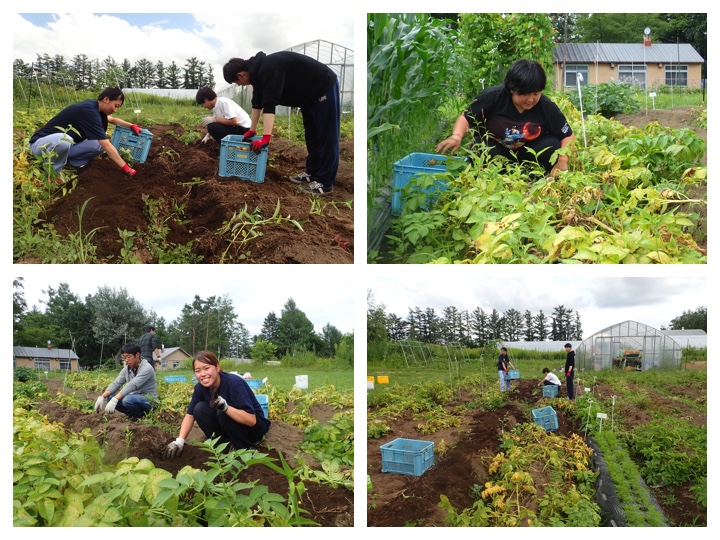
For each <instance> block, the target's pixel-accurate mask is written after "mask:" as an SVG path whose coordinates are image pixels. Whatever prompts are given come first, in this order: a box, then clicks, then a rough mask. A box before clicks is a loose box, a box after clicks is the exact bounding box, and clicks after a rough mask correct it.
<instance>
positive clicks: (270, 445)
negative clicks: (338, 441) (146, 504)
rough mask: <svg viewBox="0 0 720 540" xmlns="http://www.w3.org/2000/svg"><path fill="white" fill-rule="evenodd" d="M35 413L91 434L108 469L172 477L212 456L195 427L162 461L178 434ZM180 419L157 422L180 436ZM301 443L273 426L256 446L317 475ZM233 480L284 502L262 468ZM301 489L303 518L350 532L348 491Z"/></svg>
mask: <svg viewBox="0 0 720 540" xmlns="http://www.w3.org/2000/svg"><path fill="white" fill-rule="evenodd" d="M43 382H44V383H45V384H46V385H47V387H48V393H49V394H50V395H51V396H54V395H56V394H57V392H58V391H60V392H66V393H75V394H76V395H77V396H78V397H79V398H80V399H89V400H92V401H94V400H95V398H97V396H98V395H99V394H97V393H92V392H83V391H77V390H74V389H71V388H66V387H64V386H62V380H61V379H49V380H43ZM288 408H289V410H292V408H293V405H292V403H289V404H288ZM38 409H39V411H40V412H41V413H42V414H44V415H46V416H47V417H48V419H50V420H51V421H53V422H59V423H62V424H63V425H64V426H65V428H66V429H68V430H70V431H74V432H77V433H79V432H81V431H82V430H83V429H89V430H90V431H91V432H92V433H93V435H94V436H95V438H96V439H97V441H98V443H99V444H100V445H101V446H102V448H103V450H104V451H105V461H106V463H107V464H109V465H112V464H115V463H117V462H119V461H121V460H123V459H127V458H129V457H138V458H140V459H148V460H150V461H152V462H153V464H154V465H155V467H158V468H161V469H165V470H167V471H169V472H170V473H172V474H173V475H175V474H177V472H178V471H179V470H180V469H182V468H183V467H185V466H186V465H190V466H192V467H195V468H197V469H207V468H208V466H207V464H206V462H207V461H208V460H209V459H210V456H211V454H209V453H208V452H207V451H206V450H203V449H202V448H201V447H200V446H198V443H200V442H202V441H204V440H205V435H204V434H203V432H202V431H201V430H200V428H198V426H197V424H194V425H193V428H192V431H191V432H190V435H189V436H188V438H187V443H186V444H185V447H184V448H183V451H182V454H181V455H180V457H178V458H176V459H169V460H166V459H163V456H162V454H163V450H164V449H165V447H166V446H167V445H168V444H169V443H170V442H172V441H174V440H175V437H176V436H177V433H173V434H169V433H167V432H166V431H164V430H162V429H161V428H159V427H156V426H151V425H147V424H143V423H142V422H134V421H130V420H129V419H128V418H127V417H126V416H125V415H124V414H119V413H118V414H112V415H102V414H91V413H85V412H82V411H79V410H77V409H73V408H71V407H65V406H63V405H60V404H58V403H56V402H54V401H50V400H46V401H43V402H42V403H41V404H40V406H39V408H38ZM338 412H340V411H339V410H335V409H332V408H330V407H327V406H317V407H313V409H312V410H311V414H312V416H313V418H315V419H316V420H317V421H319V422H321V423H327V421H328V420H330V419H332V417H333V416H334V415H335V414H336V413H338ZM182 416H183V415H175V414H173V413H169V412H166V413H162V415H161V420H162V422H163V423H165V424H168V425H175V426H177V430H179V429H180V422H181V421H182ZM302 440H303V430H302V429H301V428H297V427H295V426H292V425H289V424H286V423H285V422H282V421H279V420H274V421H272V424H271V426H270V431H269V432H268V434H267V436H266V437H265V439H264V440H263V441H262V442H261V443H260V444H259V445H258V450H259V451H261V452H264V453H267V454H268V455H269V456H270V457H273V458H275V459H276V461H275V463H276V464H277V465H280V460H279V456H278V453H282V455H283V458H285V460H286V461H287V462H288V463H289V464H290V465H291V466H293V467H294V466H296V465H297V464H298V459H300V458H302V459H303V460H304V462H305V463H306V464H307V465H310V466H311V467H312V468H314V469H319V468H320V466H319V464H318V462H317V460H315V458H313V457H312V456H310V455H308V454H305V453H303V452H302V451H301V450H300V449H299V445H300V443H301V442H302ZM237 478H238V479H239V480H241V481H244V482H255V481H257V484H258V485H263V486H267V487H268V491H269V492H271V493H277V494H279V495H282V496H283V497H287V494H288V480H287V478H286V477H285V476H284V475H282V474H279V473H276V472H275V471H273V470H271V469H270V468H268V467H266V466H265V465H262V464H257V465H252V466H250V467H248V468H247V469H245V470H244V471H241V472H240V474H238V475H237ZM304 484H305V487H306V491H305V493H304V494H303V496H302V503H301V504H300V507H301V508H303V509H305V510H307V512H308V513H307V514H304V517H307V518H308V519H311V520H313V521H314V522H316V523H318V524H319V525H322V526H324V527H352V526H353V508H354V502H353V493H352V491H350V490H348V489H346V488H344V487H337V488H333V487H330V486H328V485H325V484H318V483H316V482H308V481H306V482H304Z"/></svg>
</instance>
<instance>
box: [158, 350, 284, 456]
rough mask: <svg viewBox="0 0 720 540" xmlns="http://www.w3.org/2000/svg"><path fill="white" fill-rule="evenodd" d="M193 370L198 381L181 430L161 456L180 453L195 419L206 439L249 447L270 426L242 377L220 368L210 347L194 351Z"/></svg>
mask: <svg viewBox="0 0 720 540" xmlns="http://www.w3.org/2000/svg"><path fill="white" fill-rule="evenodd" d="M193 370H194V372H195V378H196V379H197V380H198V383H197V384H196V385H195V390H194V391H193V395H192V398H191V399H190V405H188V409H187V413H186V414H185V417H184V418H183V421H182V423H181V424H180V433H179V434H178V437H177V439H175V440H174V441H173V442H171V443H170V444H169V445H168V446H167V447H166V448H165V451H164V452H163V457H164V458H165V459H172V458H175V457H177V456H179V455H180V454H181V453H182V449H183V447H184V446H185V439H187V436H188V434H189V433H190V430H191V429H192V426H193V422H196V421H197V423H198V426H200V429H202V431H203V433H204V434H205V436H206V437H207V438H208V439H214V438H218V437H219V442H220V443H230V444H231V445H232V446H233V447H234V448H235V449H236V450H239V449H241V448H251V447H253V446H254V445H255V444H256V443H258V442H259V441H261V440H262V438H263V437H264V436H265V434H266V433H267V432H268V430H269V429H270V420H268V419H267V418H265V416H264V415H263V410H262V407H261V406H260V403H258V400H257V398H256V397H255V394H254V393H253V391H252V390H251V389H250V387H249V386H248V384H247V383H246V382H245V381H244V380H243V379H242V377H238V376H237V375H234V374H231V373H225V372H224V371H222V369H221V368H220V362H219V361H218V359H217V356H215V355H214V354H213V353H212V352H210V351H200V352H199V353H198V354H197V355H195V358H194V359H193Z"/></svg>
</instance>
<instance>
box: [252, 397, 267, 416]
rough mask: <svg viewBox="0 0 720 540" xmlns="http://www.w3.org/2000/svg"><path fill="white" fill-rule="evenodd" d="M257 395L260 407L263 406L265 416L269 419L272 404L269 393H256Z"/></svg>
mask: <svg viewBox="0 0 720 540" xmlns="http://www.w3.org/2000/svg"><path fill="white" fill-rule="evenodd" d="M255 397H256V398H257V400H258V403H259V404H260V407H262V410H263V414H264V415H265V418H268V419H269V418H270V417H269V416H268V415H269V414H270V410H269V409H270V405H269V402H268V397H267V394H256V395H255Z"/></svg>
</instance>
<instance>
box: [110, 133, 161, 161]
mask: <svg viewBox="0 0 720 540" xmlns="http://www.w3.org/2000/svg"><path fill="white" fill-rule="evenodd" d="M152 139H153V134H152V133H150V132H149V131H148V130H147V129H143V130H142V131H141V132H140V135H135V132H134V131H133V130H132V129H130V128H126V127H122V126H115V130H114V131H113V134H112V139H111V140H110V143H111V144H112V145H113V146H114V147H115V148H116V149H117V151H118V152H120V150H127V151H129V152H130V155H131V156H132V160H133V163H145V160H146V159H147V157H148V153H149V152H150V144H151V143H152Z"/></svg>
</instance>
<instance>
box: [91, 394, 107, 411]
mask: <svg viewBox="0 0 720 540" xmlns="http://www.w3.org/2000/svg"><path fill="white" fill-rule="evenodd" d="M104 406H105V398H104V397H102V396H100V397H99V398H97V399H96V400H95V407H94V409H95V412H96V413H97V412H100V411H102V410H103V407H104Z"/></svg>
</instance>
